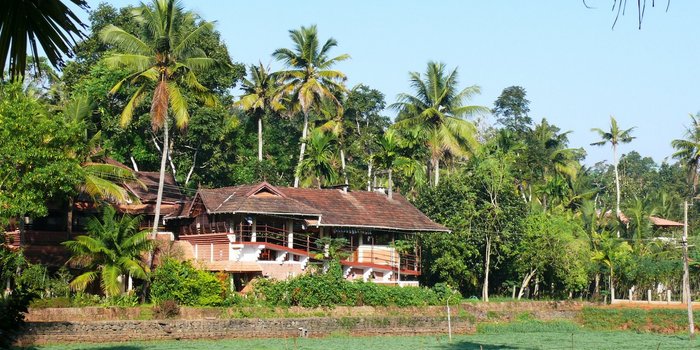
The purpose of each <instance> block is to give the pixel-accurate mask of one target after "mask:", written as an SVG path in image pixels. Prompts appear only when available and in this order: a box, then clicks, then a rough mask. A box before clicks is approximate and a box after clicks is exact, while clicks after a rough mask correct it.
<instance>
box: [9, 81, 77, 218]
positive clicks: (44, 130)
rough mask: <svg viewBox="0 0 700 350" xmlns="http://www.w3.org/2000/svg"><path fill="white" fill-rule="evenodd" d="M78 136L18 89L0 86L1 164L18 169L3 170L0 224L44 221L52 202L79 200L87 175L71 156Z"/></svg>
mask: <svg viewBox="0 0 700 350" xmlns="http://www.w3.org/2000/svg"><path fill="white" fill-rule="evenodd" d="M79 135H80V129H79V125H77V124H75V123H69V122H67V121H65V120H63V119H61V118H55V117H52V116H51V115H50V114H49V112H48V109H47V106H44V105H42V104H41V103H40V102H39V101H38V100H36V99H33V98H31V97H29V96H27V95H26V94H25V93H24V92H23V91H22V87H21V86H20V85H19V84H3V85H0V164H13V165H14V166H3V167H0V179H1V180H0V208H2V210H0V224H6V223H7V221H8V219H10V218H14V217H20V216H25V215H28V216H31V217H41V216H44V215H46V214H47V213H48V209H47V207H46V204H47V201H49V200H54V201H58V202H63V201H65V198H66V197H67V196H70V195H74V194H75V186H76V185H77V184H78V183H80V179H81V178H82V170H81V168H80V166H79V163H78V161H77V160H76V159H74V158H73V157H71V153H73V152H75V151H76V148H77V147H79V146H80V145H79V144H77V143H76V142H77V140H78V137H79Z"/></svg>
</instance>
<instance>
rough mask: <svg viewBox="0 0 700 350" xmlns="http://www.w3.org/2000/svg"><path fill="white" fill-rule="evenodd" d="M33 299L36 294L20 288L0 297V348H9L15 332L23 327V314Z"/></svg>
mask: <svg viewBox="0 0 700 350" xmlns="http://www.w3.org/2000/svg"><path fill="white" fill-rule="evenodd" d="M35 297H36V294H34V293H33V292H31V291H27V290H24V289H22V288H15V289H14V290H13V291H12V293H9V294H7V293H2V294H1V295H0V347H2V348H9V346H10V344H11V342H12V339H13V337H14V335H15V332H17V331H19V330H20V329H21V328H22V327H23V326H24V314H25V313H27V312H28V309H27V307H28V306H29V303H30V302H31V301H32V299H34V298H35Z"/></svg>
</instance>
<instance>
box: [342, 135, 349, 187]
mask: <svg viewBox="0 0 700 350" xmlns="http://www.w3.org/2000/svg"><path fill="white" fill-rule="evenodd" d="M340 166H341V168H342V171H343V178H344V180H345V185H346V186H347V185H348V184H349V182H348V172H347V171H345V149H344V148H343V145H342V144H341V145H340Z"/></svg>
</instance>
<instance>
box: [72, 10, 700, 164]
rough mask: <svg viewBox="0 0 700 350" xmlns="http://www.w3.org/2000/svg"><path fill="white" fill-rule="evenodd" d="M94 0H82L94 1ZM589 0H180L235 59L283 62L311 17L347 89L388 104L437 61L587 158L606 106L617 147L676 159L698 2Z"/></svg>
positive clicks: (694, 66)
mask: <svg viewBox="0 0 700 350" xmlns="http://www.w3.org/2000/svg"><path fill="white" fill-rule="evenodd" d="M99 2H100V1H93V0H88V4H89V5H90V6H91V7H92V8H95V7H97V4H98V3H99ZM109 3H111V4H112V5H113V6H115V7H121V6H125V5H138V4H139V2H138V1H134V0H114V1H109ZM586 3H587V4H588V6H590V7H593V8H592V9H589V8H586V6H584V4H583V2H582V1H561V0H540V1H516V0H512V1H506V0H498V1H497V0H492V1H483V0H481V1H472V0H462V1H459V0H452V1H449V0H443V1H414V0H381V1H376V0H374V1H370V0H354V1H347V0H345V1H334V0H297V1H282V0H278V1H272V0H256V1H231V0H208V1H195V0H183V1H182V4H183V5H184V6H185V8H186V9H188V10H192V11H194V12H196V13H198V14H199V15H201V16H202V17H203V18H204V19H205V20H208V21H216V29H217V30H218V31H219V32H221V35H222V39H223V41H224V42H225V43H226V45H227V46H228V49H229V52H230V54H231V57H232V59H233V60H234V61H235V62H241V63H245V64H247V65H249V64H253V63H257V62H259V61H261V62H262V63H263V64H270V66H271V67H272V68H273V69H281V68H282V66H281V64H279V63H278V62H275V61H274V59H273V58H272V56H271V54H272V52H273V51H274V50H275V49H277V48H281V47H291V43H292V42H291V39H290V38H289V30H290V29H297V28H299V27H301V26H308V25H312V24H316V25H317V26H318V30H319V38H320V39H321V40H324V41H325V40H326V39H327V38H329V37H333V38H335V39H336V40H337V41H338V46H337V47H336V48H335V49H334V50H333V51H331V54H338V55H339V54H343V53H347V54H349V55H350V56H351V59H350V60H348V61H345V62H341V63H340V64H338V65H337V66H336V68H337V69H338V70H341V71H342V72H344V73H345V74H346V75H347V76H348V81H347V84H348V86H349V87H352V86H354V85H356V84H360V83H362V84H365V85H368V86H370V87H371V88H374V89H377V90H379V91H381V92H383V93H384V95H385V98H386V101H387V104H391V103H393V102H395V101H396V95H397V94H399V93H402V92H407V93H412V91H411V90H410V87H409V85H408V78H409V76H408V74H409V72H412V71H414V72H415V71H417V72H423V71H425V68H426V65H427V62H428V61H439V62H443V63H445V64H446V65H447V66H448V68H450V69H451V68H454V67H458V70H459V75H460V86H461V87H466V86H470V85H478V86H480V87H481V92H482V93H481V95H479V96H476V97H475V98H473V99H472V100H471V101H470V104H474V105H482V106H487V107H489V108H491V107H493V102H494V101H495V100H496V98H498V96H499V95H500V93H501V91H502V90H503V89H504V88H506V87H508V86H513V85H519V86H522V87H524V88H525V89H526V91H527V98H528V99H529V100H530V117H532V119H533V120H535V121H540V120H541V119H542V118H546V119H547V120H548V121H549V122H550V123H554V124H556V125H557V126H559V127H560V128H561V129H562V130H563V131H571V134H570V136H569V139H570V146H571V147H577V148H578V147H583V148H584V149H585V150H586V152H587V154H588V156H587V157H586V160H585V163H586V164H588V165H593V164H595V163H597V162H600V161H607V162H611V161H612V151H611V149H610V148H609V146H606V147H594V146H590V143H592V142H595V141H598V136H597V135H596V134H595V133H593V132H591V128H594V127H597V128H602V129H608V128H609V124H610V119H609V118H610V116H611V115H612V116H615V118H616V119H617V121H618V123H619V125H620V127H621V128H631V127H635V129H634V131H633V133H632V134H633V136H636V139H634V140H633V141H632V143H631V144H629V145H623V146H622V147H621V153H626V152H628V151H630V150H636V151H638V152H639V153H640V154H641V155H642V156H650V157H652V158H653V159H654V160H655V161H657V162H662V161H664V159H667V158H668V160H669V161H672V159H671V158H670V156H671V155H672V153H673V149H672V147H671V145H670V143H671V140H673V139H677V138H682V137H683V136H684V135H683V134H684V131H685V127H686V126H688V125H689V124H690V118H689V114H695V113H697V112H699V111H700V98H699V97H700V84H698V80H699V79H698V78H700V65H699V64H698V60H699V59H700V45H699V44H700V26H698V25H697V24H696V22H697V17H698V14H700V1H681V0H672V1H671V3H670V6H669V9H668V11H666V2H665V1H662V0H661V1H656V7H653V8H652V7H651V6H650V5H651V1H650V0H649V1H647V3H648V6H647V8H646V12H645V16H644V21H643V23H642V29H641V30H639V29H638V26H637V8H636V2H633V1H630V2H629V4H628V5H627V9H626V11H627V12H626V14H625V15H624V16H621V17H620V19H619V21H618V23H617V24H616V26H615V28H614V29H612V28H611V27H612V25H613V22H614V20H615V13H614V12H611V7H612V4H613V0H587V1H586ZM83 18H87V15H86V14H84V17H83ZM386 114H387V115H389V116H393V115H395V112H393V111H391V110H387V111H386ZM487 121H489V122H490V123H495V120H493V118H487Z"/></svg>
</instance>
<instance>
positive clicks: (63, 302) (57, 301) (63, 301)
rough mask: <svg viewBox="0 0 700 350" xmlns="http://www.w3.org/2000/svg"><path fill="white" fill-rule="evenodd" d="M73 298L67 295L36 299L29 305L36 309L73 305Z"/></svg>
mask: <svg viewBox="0 0 700 350" xmlns="http://www.w3.org/2000/svg"><path fill="white" fill-rule="evenodd" d="M71 306H72V305H71V300H70V298H67V297H57V298H43V299H34V300H33V301H32V303H31V304H29V307H31V308H35V309H46V308H50V307H71Z"/></svg>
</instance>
